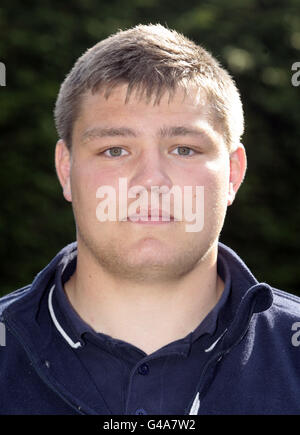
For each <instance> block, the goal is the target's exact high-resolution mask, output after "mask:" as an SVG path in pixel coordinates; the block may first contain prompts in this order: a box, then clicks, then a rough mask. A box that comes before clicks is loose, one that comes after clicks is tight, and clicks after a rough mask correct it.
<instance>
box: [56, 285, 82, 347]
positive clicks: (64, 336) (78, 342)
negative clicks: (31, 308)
mask: <svg viewBox="0 0 300 435" xmlns="http://www.w3.org/2000/svg"><path fill="white" fill-rule="evenodd" d="M54 288H55V285H53V286H52V288H51V290H50V292H49V296H48V308H49V312H50V316H51V318H52V320H53V323H54V325H55V327H56V329H57V330H58V331H59V332H60V333H61V335H62V336H63V338H64V339H65V340H66V342H67V343H68V344H69V345H70V346H71V347H73V348H74V349H77V348H78V347H81V346H82V345H81V343H80V341H77V343H74V341H73V340H71V338H70V337H69V336H68V334H67V333H66V332H65V331H64V330H63V328H62V327H61V326H60V324H59V323H58V320H57V318H56V316H55V314H54V310H53V305H52V293H53V290H54Z"/></svg>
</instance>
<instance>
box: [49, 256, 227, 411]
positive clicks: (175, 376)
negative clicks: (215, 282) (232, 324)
mask: <svg viewBox="0 0 300 435" xmlns="http://www.w3.org/2000/svg"><path fill="white" fill-rule="evenodd" d="M76 254H77V252H76V251H75V252H74V253H73V255H72V256H71V257H69V259H68V263H67V264H65V265H61V266H60V267H59V268H58V269H57V271H56V277H55V287H54V291H53V295H52V309H53V313H54V316H55V319H56V320H57V322H53V325H52V326H53V327H54V328H58V326H57V324H56V325H55V323H58V324H59V327H60V328H62V330H63V331H64V334H65V335H66V336H68V337H70V340H72V342H73V343H77V344H78V345H79V343H80V344H81V346H78V347H76V346H74V353H75V354H76V356H77V358H78V359H79V361H80V363H81V365H82V370H83V373H84V375H85V376H86V375H88V376H89V377H90V379H91V380H92V382H93V383H94V385H95V387H96V390H97V391H98V392H99V398H100V397H101V398H102V399H103V400H104V402H105V403H106V406H107V409H108V410H109V411H110V412H111V414H113V415H118V414H119V415H124V414H126V415H131V414H150V415H153V414H155V415H159V414H161V415H163V414H165V415H172V414H173V415H176V414H179V415H183V414H185V413H186V412H187V411H188V406H189V405H190V402H191V399H192V398H193V397H194V396H195V394H196V392H197V391H196V387H197V383H198V381H199V378H200V375H201V372H202V370H203V367H204V365H205V363H206V362H207V360H208V359H209V357H210V353H209V352H210V350H211V349H212V348H213V346H214V344H215V343H216V342H217V340H218V338H219V337H220V336H221V335H222V332H223V331H224V326H223V325H222V313H224V312H225V308H226V305H227V303H228V299H229V298H230V293H231V277H230V272H229V268H228V265H227V263H226V260H225V258H224V257H222V255H221V254H220V253H219V256H218V274H219V275H220V277H221V278H222V279H223V281H224V283H225V288H224V291H223V293H222V296H221V298H220V299H219V301H218V303H217V304H216V305H215V307H214V308H213V309H212V310H211V311H210V312H209V314H208V315H207V316H206V317H205V319H204V320H203V321H202V322H201V323H200V324H199V326H198V327H197V328H196V329H194V330H193V331H191V332H190V333H189V334H188V335H187V336H186V337H184V338H182V339H179V340H176V341H173V342H171V343H168V344H167V345H165V346H163V347H161V348H160V349H158V350H156V351H155V352H153V353H151V354H150V355H147V354H146V353H145V352H144V351H143V350H141V349H139V348H138V347H136V346H134V345H132V344H130V343H127V342H125V341H123V340H119V339H116V338H113V337H111V336H109V335H106V334H103V333H99V332H96V331H95V330H94V329H93V328H92V327H91V326H89V325H88V324H87V323H85V322H84V321H83V320H82V319H81V318H80V316H79V315H78V314H77V312H76V311H75V310H74V309H73V307H72V305H71V303H70V302H69V300H68V298H67V296H66V293H65V291H64V288H63V286H64V283H65V282H66V281H67V280H68V279H69V278H70V276H71V275H72V274H73V273H74V270H75V268H76ZM199 291H201V288H200V285H199ZM66 345H67V346H69V345H70V344H68V343H67V341H66ZM81 375H82V374H81V373H77V376H81ZM93 394H94V393H93ZM95 399H96V400H97V398H95Z"/></svg>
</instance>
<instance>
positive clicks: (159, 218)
mask: <svg viewBox="0 0 300 435" xmlns="http://www.w3.org/2000/svg"><path fill="white" fill-rule="evenodd" d="M127 221H128V222H132V223H136V224H144V225H162V224H170V223H172V222H174V216H173V215H172V214H170V213H167V212H165V211H163V210H151V209H149V210H148V212H147V211H142V212H140V213H133V214H131V215H130V216H128V218H127Z"/></svg>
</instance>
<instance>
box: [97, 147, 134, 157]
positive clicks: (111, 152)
mask: <svg viewBox="0 0 300 435" xmlns="http://www.w3.org/2000/svg"><path fill="white" fill-rule="evenodd" d="M122 151H124V153H125V154H122ZM103 154H104V155H105V156H107V157H121V156H122V155H127V154H128V152H127V151H126V150H124V148H122V147H111V148H108V149H107V150H105V151H103Z"/></svg>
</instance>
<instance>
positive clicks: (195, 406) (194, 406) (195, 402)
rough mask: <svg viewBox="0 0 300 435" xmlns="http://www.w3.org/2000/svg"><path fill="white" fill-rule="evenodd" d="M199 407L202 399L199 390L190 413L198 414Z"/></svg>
mask: <svg viewBox="0 0 300 435" xmlns="http://www.w3.org/2000/svg"><path fill="white" fill-rule="evenodd" d="M199 408H200V399H199V392H198V393H197V394H196V397H195V399H194V402H193V404H192V406H191V410H190V412H189V415H198V411H199Z"/></svg>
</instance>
